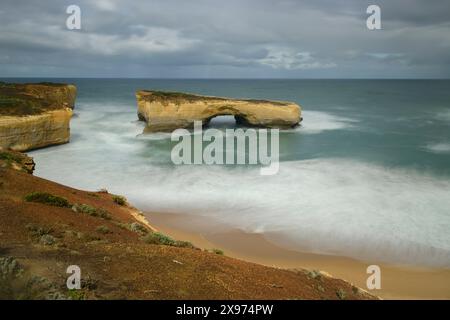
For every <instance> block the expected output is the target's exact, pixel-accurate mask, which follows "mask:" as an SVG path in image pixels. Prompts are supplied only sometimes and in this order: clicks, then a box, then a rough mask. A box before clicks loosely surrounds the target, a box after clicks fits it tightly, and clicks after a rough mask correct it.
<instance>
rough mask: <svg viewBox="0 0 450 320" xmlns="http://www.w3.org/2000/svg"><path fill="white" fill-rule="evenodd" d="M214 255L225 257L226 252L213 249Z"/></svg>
mask: <svg viewBox="0 0 450 320" xmlns="http://www.w3.org/2000/svg"><path fill="white" fill-rule="evenodd" d="M211 251H212V252H213V253H215V254H218V255H220V256H223V255H224V252H223V250H220V249H215V248H214V249H212V250H211Z"/></svg>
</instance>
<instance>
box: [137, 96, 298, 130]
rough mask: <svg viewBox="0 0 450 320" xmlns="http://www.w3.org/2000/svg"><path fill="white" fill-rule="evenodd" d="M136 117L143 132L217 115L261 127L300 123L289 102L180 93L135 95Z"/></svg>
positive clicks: (184, 125)
mask: <svg viewBox="0 0 450 320" xmlns="http://www.w3.org/2000/svg"><path fill="white" fill-rule="evenodd" d="M136 99H137V105H138V117H139V119H140V120H144V121H146V122H147V128H146V130H145V131H146V132H158V131H160V132H167V131H172V130H175V129H178V128H191V127H193V124H194V121H201V122H202V123H203V125H207V124H208V123H209V122H210V120H211V119H212V118H214V117H217V116H222V115H231V116H234V118H235V119H236V123H238V124H242V125H247V126H254V127H263V128H281V129H286V128H292V127H295V126H297V125H298V124H299V123H300V121H301V119H302V118H301V108H300V106H299V105H297V104H295V103H293V102H285V101H268V100H250V99H249V100H243V99H232V98H223V97H212V96H202V95H196V94H188V93H181V92H163V91H149V90H140V91H137V92H136Z"/></svg>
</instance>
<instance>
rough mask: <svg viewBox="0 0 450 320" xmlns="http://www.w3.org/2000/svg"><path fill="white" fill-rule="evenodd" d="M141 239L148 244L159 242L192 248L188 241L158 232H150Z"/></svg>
mask: <svg viewBox="0 0 450 320" xmlns="http://www.w3.org/2000/svg"><path fill="white" fill-rule="evenodd" d="M143 240H144V242H145V243H149V244H160V245H166V246H172V247H179V248H194V246H193V244H192V243H190V242H188V241H180V240H174V239H172V238H171V237H169V236H167V235H165V234H162V233H160V232H150V233H149V234H147V235H146V236H145V237H144V239H143Z"/></svg>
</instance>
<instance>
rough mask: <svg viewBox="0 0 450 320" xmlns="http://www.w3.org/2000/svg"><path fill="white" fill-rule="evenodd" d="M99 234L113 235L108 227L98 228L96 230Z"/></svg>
mask: <svg viewBox="0 0 450 320" xmlns="http://www.w3.org/2000/svg"><path fill="white" fill-rule="evenodd" d="M95 230H96V231H97V232H99V233H102V234H108V233H112V232H111V230H109V228H108V227H107V226H99V227H97V229H95Z"/></svg>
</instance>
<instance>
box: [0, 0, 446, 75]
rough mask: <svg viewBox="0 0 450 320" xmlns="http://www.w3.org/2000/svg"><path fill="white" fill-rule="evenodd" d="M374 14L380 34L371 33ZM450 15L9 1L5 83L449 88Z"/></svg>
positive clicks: (413, 2)
mask: <svg viewBox="0 0 450 320" xmlns="http://www.w3.org/2000/svg"><path fill="white" fill-rule="evenodd" d="M70 4H76V5H79V6H80V7H81V10H82V30H80V31H69V30H67V29H66V27H65V20H66V18H67V14H66V13H65V10H66V8H67V6H68V5H70ZM369 4H378V5H379V6H380V7H381V14H382V28H383V29H382V30H377V31H369V30H368V29H367V28H366V18H367V14H366V8H367V6H368V5H369ZM449 13H450V2H449V1H444V0H443V1H437V0H436V1H420V0H390V1H387V0H380V1H365V0H348V1H334V0H333V1H332V0H321V1H318V0H315V1H313V0H304V1H300V0H299V1H294V0H278V1H277V0H240V1H237V0H230V1H218V0H157V1H130V0H128V1H120V0H97V1H87V0H77V1H75V0H71V1H58V0H51V1H40V2H37V1H21V0H15V1H11V0H2V2H1V4H0V27H1V29H0V76H3V77H7V76H67V77H73V76H117V77H119V76H122V77H338V78H339V77H366V78H370V77H387V78H390V77H446V78H448V77H449V76H450V61H449V60H450V59H449V56H450V55H449V52H450V22H449V18H448V17H449Z"/></svg>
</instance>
